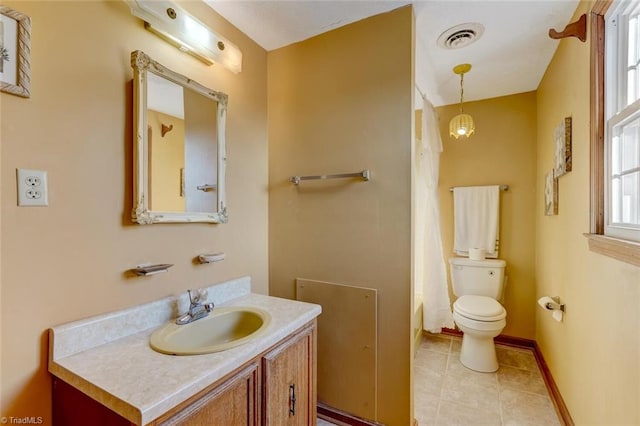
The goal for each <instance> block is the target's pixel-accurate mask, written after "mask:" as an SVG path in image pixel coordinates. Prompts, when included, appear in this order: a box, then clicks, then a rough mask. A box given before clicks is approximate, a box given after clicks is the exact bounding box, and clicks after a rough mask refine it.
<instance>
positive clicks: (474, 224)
mask: <svg viewBox="0 0 640 426" xmlns="http://www.w3.org/2000/svg"><path fill="white" fill-rule="evenodd" d="M499 208H500V186H498V185H494V186H466V187H457V188H453V217H454V244H453V251H454V252H455V253H456V254H458V255H461V256H468V255H469V249H470V248H483V249H485V250H486V252H487V257H491V258H497V257H498V219H499Z"/></svg>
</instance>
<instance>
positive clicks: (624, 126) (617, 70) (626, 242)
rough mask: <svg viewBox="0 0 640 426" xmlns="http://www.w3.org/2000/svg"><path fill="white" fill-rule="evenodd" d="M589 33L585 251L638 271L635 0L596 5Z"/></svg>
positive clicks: (639, 104)
mask: <svg viewBox="0 0 640 426" xmlns="http://www.w3.org/2000/svg"><path fill="white" fill-rule="evenodd" d="M590 28H591V230H590V232H591V233H590V234H588V235H587V236H588V237H589V248H590V249H591V250H593V251H595V252H598V253H601V254H604V255H607V256H611V257H614V258H616V259H618V260H622V261H625V262H628V263H631V264H634V265H637V266H640V0H631V1H629V0H618V1H613V2H612V1H611V0H596V2H595V3H594V5H593V8H592V10H591V25H590ZM605 81H606V84H605Z"/></svg>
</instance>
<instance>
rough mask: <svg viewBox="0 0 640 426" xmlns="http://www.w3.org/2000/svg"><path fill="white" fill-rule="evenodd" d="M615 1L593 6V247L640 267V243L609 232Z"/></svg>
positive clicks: (587, 235) (591, 150)
mask: <svg viewBox="0 0 640 426" xmlns="http://www.w3.org/2000/svg"><path fill="white" fill-rule="evenodd" d="M612 3H613V0H596V2H595V3H594V5H593V7H592V8H591V12H590V18H591V26H590V27H591V28H590V44H591V52H590V56H591V76H590V80H591V81H590V83H591V84H590V86H591V89H590V90H591V93H590V98H591V102H590V104H591V111H590V116H591V131H590V162H591V164H590V169H591V182H590V186H591V193H590V204H591V205H590V221H589V222H590V223H589V232H590V233H589V234H585V236H586V237H587V238H588V239H589V249H590V250H591V251H593V252H596V253H599V254H602V255H605V256H609V257H612V258H614V259H617V260H620V261H623V262H626V263H630V264H632V265H636V266H640V243H638V242H635V241H631V240H625V239H622V238H614V237H611V236H608V235H605V201H606V200H605V191H606V183H605V161H606V152H607V151H606V149H605V80H604V69H605V56H604V52H605V37H604V35H605V14H606V12H607V10H608V9H609V7H610V6H611V4H612Z"/></svg>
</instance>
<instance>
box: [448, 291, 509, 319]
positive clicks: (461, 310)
mask: <svg viewBox="0 0 640 426" xmlns="http://www.w3.org/2000/svg"><path fill="white" fill-rule="evenodd" d="M453 310H454V312H456V313H458V314H459V315H460V316H463V317H466V318H469V319H471V320H474V321H482V322H495V321H500V320H504V318H506V316H507V311H506V310H505V309H504V307H503V306H502V305H501V304H500V303H498V301H497V300H495V299H492V298H491V297H487V296H475V295H465V296H461V297H460V298H458V300H456V302H455V303H454V304H453Z"/></svg>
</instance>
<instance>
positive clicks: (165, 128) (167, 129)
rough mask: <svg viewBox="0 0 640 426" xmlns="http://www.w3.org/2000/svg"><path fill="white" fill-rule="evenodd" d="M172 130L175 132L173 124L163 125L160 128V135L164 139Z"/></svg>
mask: <svg viewBox="0 0 640 426" xmlns="http://www.w3.org/2000/svg"><path fill="white" fill-rule="evenodd" d="M172 130H173V124H169V125H168V126H167V125H166V124H163V125H161V126H160V133H161V134H162V137H163V138H164V135H166V134H167V133H169V132H170V131H172Z"/></svg>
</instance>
